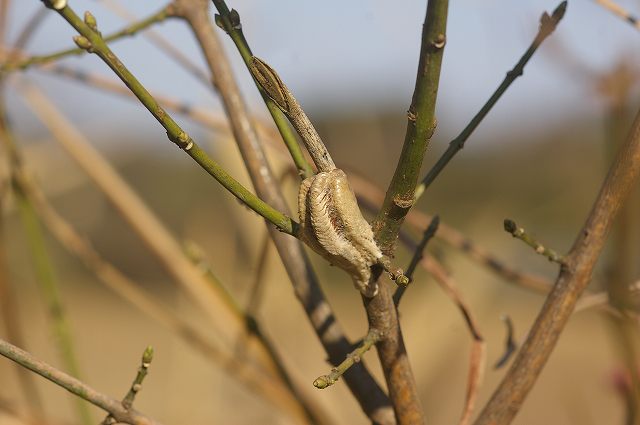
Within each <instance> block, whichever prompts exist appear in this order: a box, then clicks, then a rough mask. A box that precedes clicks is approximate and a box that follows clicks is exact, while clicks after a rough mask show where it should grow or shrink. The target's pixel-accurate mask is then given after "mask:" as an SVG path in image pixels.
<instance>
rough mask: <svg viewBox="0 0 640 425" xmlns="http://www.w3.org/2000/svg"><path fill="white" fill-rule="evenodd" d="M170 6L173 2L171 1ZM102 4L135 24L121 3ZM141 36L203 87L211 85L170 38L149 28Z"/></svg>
mask: <svg viewBox="0 0 640 425" xmlns="http://www.w3.org/2000/svg"><path fill="white" fill-rule="evenodd" d="M171 3H172V4H171V6H172V7H173V5H174V4H175V2H171ZM102 4H104V5H105V6H106V7H108V8H109V9H111V11H112V12H114V13H115V14H117V15H118V16H120V17H121V18H123V19H125V20H127V21H129V22H130V24H135V22H137V21H138V18H137V17H136V16H134V15H133V14H132V13H131V12H129V11H128V10H127V9H126V8H125V7H124V6H123V5H122V3H118V2H115V1H113V0H102ZM142 36H143V37H144V38H146V39H147V40H149V41H150V42H151V43H152V44H154V45H155V46H156V47H157V48H158V49H159V50H160V51H162V52H164V53H165V54H166V55H167V56H168V57H169V58H171V59H172V60H173V61H174V62H175V63H176V64H178V65H180V66H181V67H182V68H183V69H184V70H186V71H187V72H188V73H190V74H191V75H192V76H193V77H194V78H195V79H196V80H197V81H198V82H200V83H201V84H202V85H204V86H205V87H209V86H210V85H211V81H210V80H209V77H208V75H207V72H206V71H205V70H204V69H202V67H201V66H200V65H198V64H196V63H195V62H194V61H193V60H192V59H191V58H190V57H189V56H187V55H186V54H185V53H183V51H182V49H180V48H179V47H177V46H175V45H174V44H173V43H171V41H170V40H168V39H167V38H165V37H164V36H163V35H162V34H161V33H160V32H158V31H156V30H154V29H152V28H149V29H148V30H146V31H144V32H143V33H142Z"/></svg>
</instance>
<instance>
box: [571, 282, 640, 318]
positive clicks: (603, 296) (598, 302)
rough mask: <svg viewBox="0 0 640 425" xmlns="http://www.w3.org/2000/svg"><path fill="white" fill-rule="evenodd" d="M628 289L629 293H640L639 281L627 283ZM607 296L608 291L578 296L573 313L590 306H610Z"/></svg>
mask: <svg viewBox="0 0 640 425" xmlns="http://www.w3.org/2000/svg"><path fill="white" fill-rule="evenodd" d="M628 290H629V294H630V295H638V293H640V281H638V282H635V283H633V284H631V285H629V287H628ZM609 296H610V295H609V292H608V291H602V292H597V293H595V294H585V295H584V296H582V297H580V299H579V300H578V302H577V303H576V308H575V309H574V312H573V313H574V314H576V313H579V312H581V311H585V310H588V309H591V308H608V307H611V302H610V301H609ZM612 311H613V310H612Z"/></svg>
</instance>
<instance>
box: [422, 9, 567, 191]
mask: <svg viewBox="0 0 640 425" xmlns="http://www.w3.org/2000/svg"><path fill="white" fill-rule="evenodd" d="M566 10H567V2H566V1H563V2H562V3H560V4H559V5H558V7H556V9H555V10H554V11H553V13H552V14H551V16H549V14H548V13H547V12H545V13H544V14H543V15H542V17H541V18H540V28H539V30H538V34H537V35H536V37H535V38H534V40H533V42H532V43H531V45H530V46H529V48H528V49H527V51H526V52H525V53H524V55H522V57H521V58H520V60H519V61H518V63H517V64H516V66H514V67H513V69H512V70H511V71H509V72H507V75H506V77H505V78H504V80H503V81H502V83H501V84H500V86H498V88H497V89H496V91H495V92H494V93H493V94H492V95H491V97H490V98H489V100H488V101H487V103H485V104H484V106H482V108H481V109H480V111H478V113H477V114H476V115H475V116H474V117H473V119H472V120H471V122H469V124H467V126H466V127H465V128H464V130H462V132H461V133H460V134H459V135H458V137H456V138H455V139H453V140H452V141H451V142H450V143H449V147H448V148H447V150H446V151H445V152H444V153H443V154H442V156H441V157H440V158H439V159H438V161H437V162H436V164H435V165H434V166H433V167H432V168H431V169H430V170H429V172H428V173H427V175H426V176H425V177H424V179H422V182H421V183H420V185H419V186H418V187H417V188H416V191H415V199H416V200H417V199H418V198H420V196H421V195H422V194H423V193H424V191H425V190H426V189H427V188H428V187H429V186H430V185H431V183H433V181H434V180H435V179H436V177H438V175H439V174H440V172H441V171H442V170H443V169H444V167H446V166H447V164H448V163H449V161H451V159H452V158H453V157H454V156H455V154H456V153H458V151H460V149H462V148H463V147H464V144H465V142H466V141H467V139H468V138H469V136H471V133H473V131H474V130H475V129H476V128H477V127H478V125H480V123H481V122H482V120H483V119H484V117H486V116H487V114H488V113H489V111H490V110H491V108H493V106H494V105H495V104H496V102H497V101H498V99H500V97H502V95H503V94H504V93H505V92H506V91H507V89H508V88H509V86H510V85H511V83H513V82H514V81H515V80H516V78H518V77H520V76H521V75H522V74H523V72H524V67H525V65H526V64H527V62H529V59H531V56H533V54H534V53H535V51H536V50H537V49H538V47H540V45H541V44H542V42H543V41H544V40H545V39H546V38H547V37H548V36H549V35H551V33H552V32H553V31H554V30H555V29H556V27H557V26H558V23H559V22H560V20H561V19H562V17H563V16H564V13H565V11H566Z"/></svg>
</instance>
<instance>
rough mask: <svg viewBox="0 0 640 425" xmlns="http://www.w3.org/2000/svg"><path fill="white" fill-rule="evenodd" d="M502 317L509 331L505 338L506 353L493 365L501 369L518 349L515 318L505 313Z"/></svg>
mask: <svg viewBox="0 0 640 425" xmlns="http://www.w3.org/2000/svg"><path fill="white" fill-rule="evenodd" d="M500 319H501V320H502V321H503V322H504V325H505V327H506V329H507V332H506V336H505V340H504V353H502V356H500V358H499V359H498V361H496V364H495V365H494V366H493V368H494V369H500V368H502V367H503V366H505V365H506V364H507V362H508V361H509V360H510V359H511V356H513V354H514V353H515V352H516V350H517V349H518V344H517V343H516V340H515V337H514V333H515V331H514V326H513V320H511V317H509V316H507V315H503V316H502V317H500Z"/></svg>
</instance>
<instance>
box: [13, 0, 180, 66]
mask: <svg viewBox="0 0 640 425" xmlns="http://www.w3.org/2000/svg"><path fill="white" fill-rule="evenodd" d="M173 17H175V7H174V6H173V3H169V4H168V5H166V6H165V7H163V8H162V9H160V10H159V11H158V12H156V13H154V14H152V15H150V16H148V17H146V18H144V19H142V20H140V21H137V22H134V23H132V24H130V25H127V26H126V27H124V28H122V29H121V30H119V31H116V32H114V33H112V34H109V35H107V36H104V37H103V38H102V39H103V41H104V43H108V42H111V41H116V40H119V39H121V38H123V37H128V36H133V35H135V34H137V33H138V32H140V31H143V30H145V29H147V28H149V27H150V26H152V25H155V24H157V23H159V22H162V21H164V20H166V19H169V18H173ZM18 48H19V46H18ZM85 53H87V49H84V48H81V47H73V48H69V49H64V50H60V51H58V52H54V53H49V54H47V55H41V56H31V57H28V58H24V59H20V60H17V61H9V62H6V63H4V64H2V65H0V73H6V72H12V71H19V70H25V69H27V68H29V67H31V66H35V65H44V64H47V63H50V62H54V61H57V60H60V59H62V58H65V57H68V56H79V55H83V54H85Z"/></svg>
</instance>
